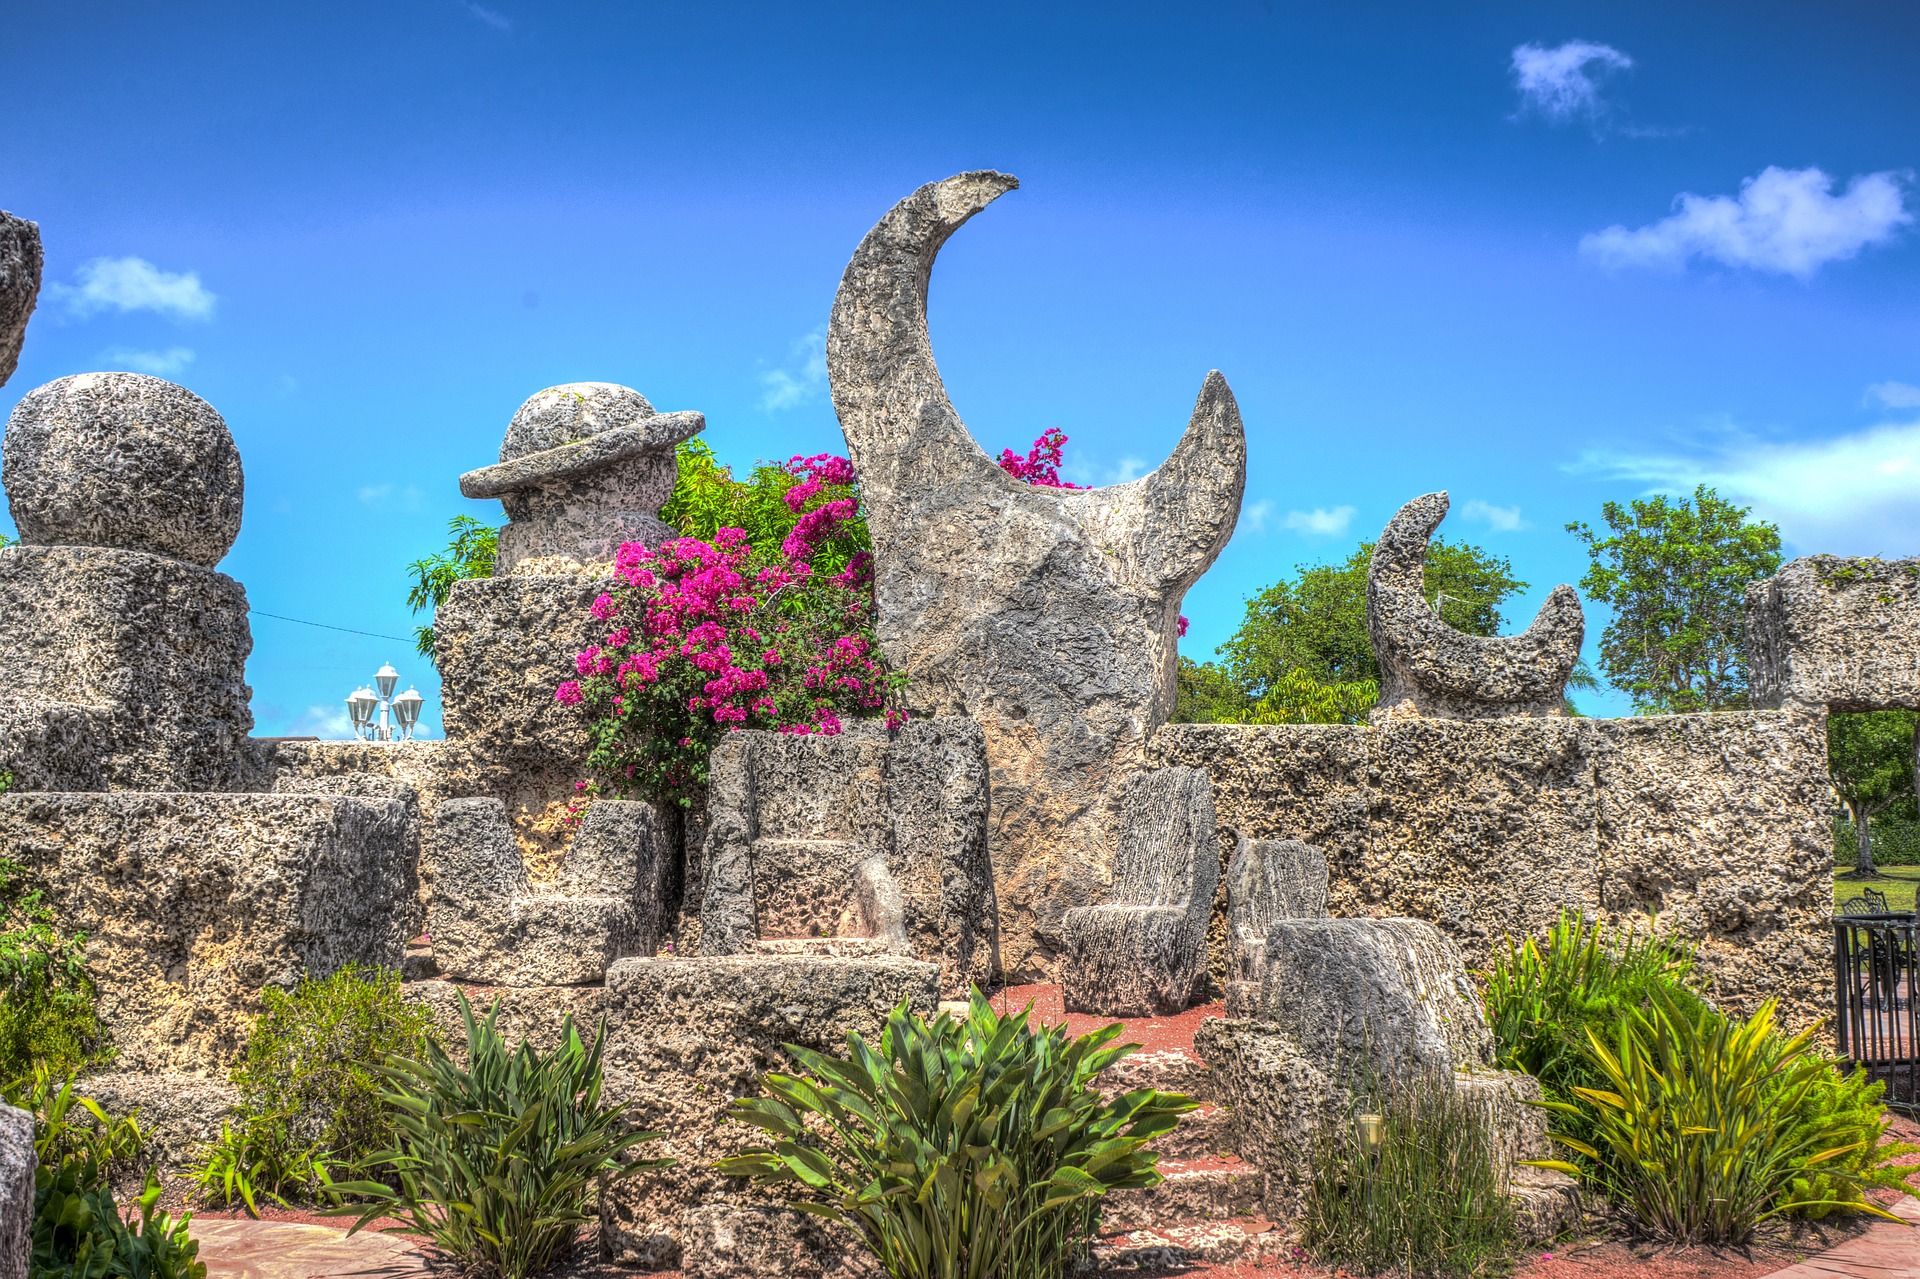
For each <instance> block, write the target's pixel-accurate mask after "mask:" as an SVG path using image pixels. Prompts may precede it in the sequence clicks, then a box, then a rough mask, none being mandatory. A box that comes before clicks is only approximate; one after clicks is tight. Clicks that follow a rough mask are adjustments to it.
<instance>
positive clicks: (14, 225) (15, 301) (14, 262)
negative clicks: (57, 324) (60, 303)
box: [0, 210, 41, 1279]
mask: <svg viewBox="0 0 1920 1279" xmlns="http://www.w3.org/2000/svg"><path fill="white" fill-rule="evenodd" d="M40 268H41V254H40V227H39V224H38V223H34V222H29V221H27V220H26V219H25V218H16V217H15V216H13V214H11V213H8V212H5V211H4V210H0V386H5V385H6V384H7V379H8V378H10V377H12V376H13V370H14V368H15V367H16V366H17V365H18V364H19V362H20V344H21V342H22V341H24V340H25V339H26V336H27V320H28V318H29V317H30V316H32V315H33V305H34V302H35V301H36V300H37V299H38V298H39V296H40ZM0 1279H11V1276H10V1275H5V1276H0Z"/></svg>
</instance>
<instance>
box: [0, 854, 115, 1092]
mask: <svg viewBox="0 0 1920 1279" xmlns="http://www.w3.org/2000/svg"><path fill="white" fill-rule="evenodd" d="M24 873H25V868H24V867H22V866H21V865H19V863H17V862H13V861H9V860H8V859H7V858H5V857H0V1082H5V1081H8V1080H14V1079H19V1078H22V1077H24V1076H26V1075H27V1074H29V1073H31V1072H32V1071H34V1070H35V1069H36V1068H41V1067H44V1068H45V1069H46V1070H47V1071H48V1072H49V1073H52V1074H55V1075H66V1074H69V1073H71V1072H74V1071H77V1070H81V1069H84V1068H88V1067H98V1066H102V1065H105V1064H106V1063H107V1062H109V1061H111V1060H112V1059H113V1045H112V1044H111V1043H110V1042H109V1040H108V1038H107V1031H106V1027H105V1026H103V1025H101V1023H100V1015H99V1013H98V1011H96V1008H95V1004H94V987H93V979H92V978H91V977H89V976H88V975H87V936H86V934H85V933H72V934H68V933H63V932H61V931H60V929H59V928H58V927H57V926H56V923H55V920H54V917H53V911H52V909H51V908H50V907H48V906H47V904H46V902H45V900H44V898H43V895H42V894H41V893H40V892H39V891H38V890H31V891H30V890H28V889H27V887H26V881H25V879H24V878H23V876H24Z"/></svg>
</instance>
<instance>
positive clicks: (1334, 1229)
mask: <svg viewBox="0 0 1920 1279" xmlns="http://www.w3.org/2000/svg"><path fill="white" fill-rule="evenodd" d="M1300 1232H1301V1243H1302V1245H1303V1246H1304V1247H1305V1248H1306V1249H1307V1251H1308V1252H1310V1253H1311V1254H1313V1256H1314V1257H1316V1258H1317V1259H1319V1260H1321V1261H1323V1262H1327V1263H1330V1264H1337V1265H1341V1266H1347V1267H1352V1268H1354V1269H1357V1270H1359V1271H1361V1272H1362V1273H1366V1274H1372V1273H1376V1272H1379V1271H1383V1270H1389V1269H1391V1270H1394V1271H1396V1272H1399V1273H1405V1274H1415V1275H1446V1276H1460V1277H1462V1279H1466V1277H1468V1276H1477V1275H1488V1274H1500V1273H1504V1272H1505V1271H1506V1270H1507V1269H1508V1267H1509V1265H1510V1263H1511V1261H1512V1259H1513V1255H1514V1248H1515V1242H1516V1234H1515V1228H1514V1214H1513V1205H1512V1200H1511V1199H1510V1198H1509V1197H1508V1195H1507V1186H1506V1178H1505V1172H1504V1169H1503V1168H1502V1167H1501V1163H1500V1156H1499V1152H1498V1150H1497V1149H1496V1148H1495V1137H1494V1123H1493V1119H1492V1116H1490V1115H1489V1114H1488V1113H1487V1108H1486V1105H1485V1103H1484V1102H1482V1101H1479V1100H1476V1099H1475V1098H1473V1097H1472V1096H1470V1095H1466V1094H1463V1093H1462V1092H1461V1091H1460V1090H1459V1089H1457V1088H1456V1087H1454V1083H1453V1080H1452V1078H1451V1077H1449V1076H1447V1075H1440V1074H1422V1075H1417V1076H1415V1077H1414V1078H1412V1079H1410V1080H1408V1081H1406V1082H1404V1083H1401V1084H1398V1085H1395V1086H1392V1087H1382V1086H1381V1085H1380V1084H1378V1083H1377V1082H1369V1083H1368V1084H1366V1085H1364V1086H1362V1087H1361V1088H1359V1089H1357V1090H1356V1091H1355V1094H1354V1100H1353V1102H1352V1103H1351V1105H1350V1107H1349V1109H1348V1110H1347V1111H1346V1112H1345V1113H1344V1114H1340V1115H1339V1116H1338V1117H1337V1118H1336V1119H1334V1120H1333V1121H1331V1122H1325V1123H1322V1124H1321V1125H1320V1126H1319V1127H1318V1128H1317V1129H1316V1130H1315V1134H1314V1143H1313V1177H1312V1180H1311V1181H1310V1182H1309V1183H1308V1184H1307V1186H1306V1196H1305V1204H1304V1211H1303V1213H1302V1216H1301V1222H1300Z"/></svg>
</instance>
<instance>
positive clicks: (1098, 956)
mask: <svg viewBox="0 0 1920 1279" xmlns="http://www.w3.org/2000/svg"><path fill="white" fill-rule="evenodd" d="M1219 883H1220V854H1219V851H1218V848H1217V847H1216V845H1215V840H1214V821H1213V782H1212V779H1211V778H1209V777H1208V776H1207V774H1206V773H1204V772H1202V771H1200V770H1199V769H1195V768H1158V769H1154V770H1153V771H1152V772H1147V773H1135V774H1134V775H1133V776H1132V777H1130V778H1128V779H1127V789H1126V801H1125V809H1124V812H1123V814H1122V817H1121V825H1120V843H1119V847H1118V848H1117V849H1116V850H1115V854H1114V861H1113V900H1112V901H1111V902H1110V903H1108V904H1107V905H1104V906H1080V907H1076V908H1074V909H1072V910H1069V911H1068V912H1067V913H1066V916H1065V918H1064V919H1063V920H1062V922H1061V933H1062V934H1063V936H1064V938H1065V942H1066V946H1065V954H1064V956H1063V957H1062V962H1061V966H1060V993H1061V996H1062V998H1063V999H1064V1000H1065V1001H1066V1007H1067V1011H1068V1012H1087V1013H1099V1014H1102V1015H1104V1016H1110V1017H1158V1016H1164V1015H1166V1014H1168V1013H1177V1012H1179V1011H1180V1010H1181V1009H1183V1008H1185V1007H1186V1006H1187V1005H1188V1004H1189V1003H1191V1002H1192V1000H1193V995H1194V992H1195V989H1196V987H1197V986H1198V985H1199V983H1200V982H1201V981H1203V980H1204V979H1205V976H1206V957H1207V922H1208V920H1209V918H1210V917H1211V916H1212V914H1213V897H1214V892H1215V890H1216V889H1217V888H1218V887H1219Z"/></svg>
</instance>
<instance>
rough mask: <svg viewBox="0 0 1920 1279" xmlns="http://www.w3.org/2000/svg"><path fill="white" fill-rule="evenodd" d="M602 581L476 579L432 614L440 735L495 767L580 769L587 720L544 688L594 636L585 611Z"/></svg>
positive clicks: (458, 587)
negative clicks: (442, 729) (468, 749)
mask: <svg viewBox="0 0 1920 1279" xmlns="http://www.w3.org/2000/svg"><path fill="white" fill-rule="evenodd" d="M606 589H607V584H606V583H604V582H597V581H594V580H592V579H590V578H584V577H494V578H475V579H473V580H470V581H465V582H457V583H455V584H454V587H453V593H452V594H451V595H449V596H448V597H447V602H446V603H444V604H442V605H441V606H440V609H439V611H438V612H437V613H435V614H434V619H433V637H434V653H435V660H436V662H437V664H438V665H439V667H440V699H441V723H442V724H443V725H444V726H445V728H446V733H447V740H448V741H451V742H456V743H459V744H460V745H462V746H465V747H468V748H470V749H471V750H472V751H473V753H474V754H476V755H478V756H480V757H482V758H484V759H486V760H488V761H489V762H494V763H508V762H511V763H513V764H515V765H518V766H520V767H522V768H525V767H534V768H542V769H551V770H555V771H556V772H557V773H562V774H568V776H567V777H566V778H565V784H569V785H570V784H571V782H572V781H573V780H574V779H577V778H579V777H580V776H582V775H583V770H584V767H585V764H586V758H587V750H588V746H589V743H588V741H587V732H586V720H585V717H584V716H582V715H581V714H580V712H579V711H578V710H577V709H576V708H574V707H570V706H562V705H560V704H559V703H558V702H556V701H555V700H554V698H553V693H554V690H555V689H556V688H558V687H559V686H560V684H561V682H562V681H564V680H570V679H574V678H576V676H577V672H576V671H575V669H574V665H573V659H574V655H575V654H577V653H579V652H581V651H582V650H583V649H585V648H586V647H587V645H589V644H591V643H593V642H594V641H595V640H596V639H599V638H601V635H602V633H603V631H602V626H601V623H599V622H596V621H595V620H594V619H593V615H592V613H591V612H589V610H590V609H591V608H592V607H593V601H594V599H595V598H596V597H597V596H599V595H600V594H601V593H602V592H603V591H605V590H606Z"/></svg>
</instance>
